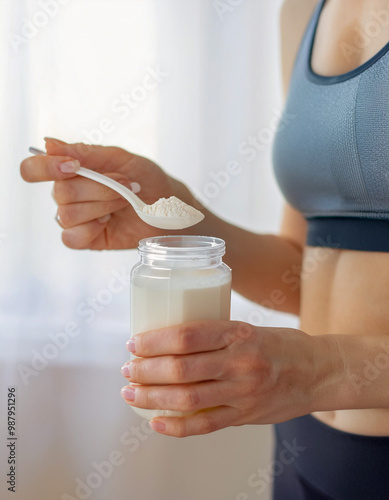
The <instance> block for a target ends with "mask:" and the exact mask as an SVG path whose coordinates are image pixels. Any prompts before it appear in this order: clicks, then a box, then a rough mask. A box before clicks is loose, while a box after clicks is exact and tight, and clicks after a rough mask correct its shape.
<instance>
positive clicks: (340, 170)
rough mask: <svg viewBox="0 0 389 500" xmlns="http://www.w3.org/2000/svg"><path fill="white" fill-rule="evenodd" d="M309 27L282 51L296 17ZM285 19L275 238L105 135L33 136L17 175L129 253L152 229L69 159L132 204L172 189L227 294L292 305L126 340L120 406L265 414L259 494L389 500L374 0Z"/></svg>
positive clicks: (388, 211) (257, 419)
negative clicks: (278, 320) (270, 314)
mask: <svg viewBox="0 0 389 500" xmlns="http://www.w3.org/2000/svg"><path fill="white" fill-rule="evenodd" d="M312 9H314V13H313V16H312V17H311V19H310V21H309V22H308V18H309V16H310V14H311V13H312ZM307 22H308V27H307V29H306V31H305V35H304V37H303V40H302V43H301V46H300V49H299V51H298V55H297V58H295V55H296V54H295V50H293V49H294V48H297V42H299V41H300V38H301V36H297V30H296V27H297V26H301V27H303V25H304V26H306V23H307ZM282 32H283V63H284V76H285V81H286V82H287V81H288V80H289V73H290V70H291V68H292V63H293V61H294V60H295V59H296V62H295V64H294V70H293V75H292V78H291V83H290V88H289V95H288V100H287V104H286V109H285V112H286V113H289V114H290V115H292V116H293V117H294V119H293V121H291V123H290V124H289V125H287V126H283V127H280V129H279V131H278V134H277V137H276V140H275V145H274V166H275V171H276V175H277V178H278V181H279V184H280V186H281V188H282V190H283V192H284V194H285V196H286V199H287V200H288V202H289V204H287V205H286V208H285V214H284V219H283V223H282V228H281V231H280V234H279V235H277V236H275V235H262V234H254V233H251V232H249V231H245V230H243V229H240V228H237V227H235V226H233V225H231V224H228V223H226V222H224V221H223V220H221V219H219V218H218V217H216V216H215V215H214V214H212V213H211V212H209V211H208V210H207V209H206V208H205V207H202V206H201V205H200V204H199V203H198V202H196V200H194V198H193V195H192V194H191V192H190V190H189V189H188V188H187V187H186V186H184V185H183V184H182V183H181V182H179V181H178V180H176V179H173V178H171V177H170V176H168V175H167V174H166V173H165V172H164V171H163V170H161V169H160V168H159V167H158V166H157V165H155V164H154V163H152V162H151V161H149V160H147V159H145V158H141V157H139V156H136V155H133V154H131V153H128V152H127V151H124V150H122V149H119V148H113V147H101V146H85V145H82V144H66V143H64V142H62V141H58V140H54V139H47V141H46V147H47V151H48V156H46V157H43V156H41V157H33V158H28V159H26V160H24V161H23V163H22V165H21V173H22V176H23V178H24V179H25V180H26V181H29V182H35V181H48V180H54V181H55V182H54V198H55V200H56V201H57V203H58V220H59V222H60V224H61V225H62V226H63V232H62V239H63V242H64V243H65V245H67V246H68V247H70V248H79V249H83V248H90V249H96V250H101V249H122V248H134V247H136V246H137V243H138V241H139V239H141V238H145V237H148V236H152V235H158V234H162V232H159V231H158V230H156V229H154V228H151V227H150V226H146V225H145V224H144V223H143V222H142V221H141V220H140V219H139V218H138V217H137V216H136V215H135V214H134V212H133V209H132V208H131V207H129V206H128V204H127V202H126V201H125V200H123V199H121V198H120V197H119V195H117V194H116V193H115V192H113V191H111V190H109V189H108V188H106V187H104V186H102V185H100V184H97V183H94V182H92V181H90V180H88V179H85V178H83V177H78V176H77V175H76V174H75V171H76V170H77V168H79V166H80V163H81V164H82V165H84V166H86V167H89V168H94V169H96V170H99V171H100V172H103V173H105V174H106V175H108V176H110V177H112V178H114V179H116V180H118V181H119V182H121V183H123V184H125V185H127V186H131V183H133V182H136V183H138V184H140V186H141V193H142V199H143V200H144V201H145V202H146V203H153V202H154V201H155V200H156V199H158V198H160V197H162V196H165V197H169V196H171V195H175V196H177V197H179V198H180V199H182V200H184V201H185V202H187V203H189V204H192V205H193V204H195V206H197V208H199V209H200V210H201V211H202V212H203V213H204V214H205V219H204V221H203V222H202V223H201V224H199V225H198V226H195V227H193V228H191V229H190V230H189V231H188V230H187V231H185V232H186V233H188V232H190V231H192V232H193V233H195V234H204V235H213V236H219V237H221V238H223V239H224V240H225V241H226V244H227V255H226V262H227V263H228V264H229V265H230V266H231V267H232V269H233V287H234V289H235V290H236V291H237V292H239V293H241V294H242V295H244V296H245V297H248V298H249V299H251V300H253V301H256V302H258V303H268V302H269V300H270V301H271V302H272V304H273V306H274V307H275V308H277V309H278V310H280V311H287V312H290V313H295V314H299V315H300V319H301V323H300V328H301V330H291V329H281V328H277V329H275V328H261V327H254V326H251V325H247V324H244V323H241V322H215V321H212V322H211V321H209V322H207V321H205V322H197V323H191V324H187V325H179V326H176V327H172V328H167V329H163V330H159V331H153V332H147V333H144V334H141V335H136V336H135V337H134V339H133V340H130V341H129V342H128V349H129V350H130V351H132V352H135V353H136V354H137V356H139V358H137V359H135V360H134V361H132V362H131V363H128V364H126V365H125V366H124V367H123V368H122V372H123V374H124V375H125V376H126V377H127V379H128V380H129V385H128V386H126V387H125V388H123V391H122V395H123V397H124V398H125V400H126V401H127V402H128V403H129V404H131V405H133V406H139V407H141V408H164V409H171V410H181V411H196V410H201V409H204V408H212V409H211V410H208V411H206V412H201V411H199V412H197V413H194V414H193V415H190V416H187V417H182V418H173V417H170V418H166V417H165V418H163V417H157V418H155V419H153V420H152V421H151V424H150V425H151V426H152V428H153V429H155V430H156V431H157V432H160V433H162V434H166V435H170V436H180V437H182V436H189V435H195V434H204V433H208V432H213V431H216V430H218V429H221V428H224V427H227V426H232V425H234V426H236V425H243V424H268V423H276V424H277V425H276V436H277V445H276V447H277V448H276V457H275V458H276V462H275V464H279V466H281V468H280V467H278V469H276V467H275V469H274V476H275V487H274V498H276V499H279V500H288V499H293V500H296V499H300V498H301V499H303V498H304V499H307V498H309V499H330V498H332V499H350V500H351V499H353V500H354V499H358V498H361V499H375V500H376V499H381V498H382V499H388V498H389V474H388V473H387V464H388V463H389V389H388V387H389V307H388V304H389V288H388V286H387V285H388V283H389V254H388V252H389V196H388V195H389V170H388V168H389V167H388V160H389V151H388V144H389V142H388V139H389V137H388V132H389V118H388V117H389V99H388V97H389V83H388V79H389V78H388V77H389V44H388V43H387V42H388V35H389V4H388V1H387V0H385V1H381V0H337V1H336V0H327V1H325V0H321V1H320V2H319V3H318V4H317V3H316V2H310V1H309V0H295V1H293V0H290V1H287V2H286V3H285V5H284V7H283V10H282ZM164 233H165V234H166V232H164ZM243 249H244V251H243ZM312 263H313V264H314V265H312ZM226 333H228V335H226ZM132 383H134V384H145V385H144V386H138V385H134V386H133V385H132ZM157 384H158V385H157ZM247 498H248V497H247Z"/></svg>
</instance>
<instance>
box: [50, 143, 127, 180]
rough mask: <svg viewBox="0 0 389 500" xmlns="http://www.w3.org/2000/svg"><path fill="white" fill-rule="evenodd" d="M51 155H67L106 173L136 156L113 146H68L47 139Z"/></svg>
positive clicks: (82, 144) (75, 144)
mask: <svg viewBox="0 0 389 500" xmlns="http://www.w3.org/2000/svg"><path fill="white" fill-rule="evenodd" d="M45 141H46V150H47V152H48V154H49V155H67V156H71V157H72V158H75V159H77V160H78V161H79V162H80V163H81V165H82V166H84V167H87V168H91V169H92V170H99V171H100V172H106V171H109V170H114V169H115V168H116V167H117V166H119V165H123V164H124V163H126V162H128V161H130V160H131V159H132V158H133V157H134V156H135V155H133V154H131V153H129V152H128V151H126V150H124V149H121V148H117V147H113V146H95V145H89V144H84V143H82V142H78V143H74V144H68V143H66V142H64V141H60V140H58V139H52V138H48V137H45Z"/></svg>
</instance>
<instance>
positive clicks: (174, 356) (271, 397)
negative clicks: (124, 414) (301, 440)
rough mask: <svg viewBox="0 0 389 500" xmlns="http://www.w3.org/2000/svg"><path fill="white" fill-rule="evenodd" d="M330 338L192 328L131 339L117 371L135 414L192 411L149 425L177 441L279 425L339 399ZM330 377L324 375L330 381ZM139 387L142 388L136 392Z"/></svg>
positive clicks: (222, 325) (208, 324)
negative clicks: (130, 354) (233, 429)
mask: <svg viewBox="0 0 389 500" xmlns="http://www.w3.org/2000/svg"><path fill="white" fill-rule="evenodd" d="M333 342H334V340H333V339H332V338H331V336H328V335H327V336H315V337H313V336H309V335H307V334H305V333H303V332H301V331H298V330H293V329H286V328H262V327H255V326H252V325H249V324H247V323H243V322H238V321H215V320H213V321H198V322H191V323H186V324H183V325H177V326H173V327H168V328H164V329H159V330H153V331H149V332H146V333H142V334H138V335H135V336H134V337H133V338H132V339H131V340H130V341H129V342H128V348H129V350H130V351H132V352H133V353H135V354H136V356H139V357H137V358H136V359H134V360H132V361H131V362H130V363H128V364H126V365H124V367H123V369H122V372H123V374H124V375H125V376H126V377H127V378H128V380H129V383H130V385H128V386H126V387H124V388H123V389H122V396H123V397H124V398H125V400H126V401H127V402H128V403H129V404H130V405H131V406H132V407H133V408H134V409H135V408H150V409H163V410H173V411H176V412H191V413H190V414H187V415H185V416H178V417H177V416H168V417H166V416H157V417H154V418H153V419H152V420H151V421H150V426H151V427H152V428H153V429H154V430H156V431H158V432H160V433H162V434H167V435H171V436H176V437H185V436H190V435H195V434H206V433H209V432H214V431H216V430H218V429H222V428H225V427H228V426H237V425H244V424H269V423H278V422H283V421H286V420H289V419H291V418H294V417H298V416H301V415H304V414H307V413H310V412H311V411H313V410H320V409H326V406H327V405H328V404H329V401H330V400H331V404H333V401H334V392H335V391H334V389H335V388H336V392H337V393H338V395H339V396H338V397H339V398H343V396H344V391H343V390H342V388H343V384H342V374H343V370H342V367H343V364H342V360H341V358H340V357H339V356H338V350H337V349H336V348H334V347H336V346H333V345H332V343H333ZM329 374H330V375H329ZM137 384H142V385H137Z"/></svg>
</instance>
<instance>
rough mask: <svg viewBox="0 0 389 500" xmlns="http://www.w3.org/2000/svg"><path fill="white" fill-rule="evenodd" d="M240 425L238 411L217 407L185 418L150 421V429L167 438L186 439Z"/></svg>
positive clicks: (164, 418) (157, 418)
mask: <svg viewBox="0 0 389 500" xmlns="http://www.w3.org/2000/svg"><path fill="white" fill-rule="evenodd" d="M242 423H243V422H242ZM242 423H241V413H240V411H239V410H238V409H236V408H231V407H230V406H219V407H217V408H210V409H207V410H203V411H200V412H198V413H195V414H193V415H187V416H185V417H156V418H153V419H152V420H150V427H151V428H152V429H153V430H155V431H157V432H159V433H161V434H166V435H168V436H174V437H187V436H196V435H200V434H209V433H211V432H215V431H218V430H220V429H224V428H225V427H229V426H231V425H242Z"/></svg>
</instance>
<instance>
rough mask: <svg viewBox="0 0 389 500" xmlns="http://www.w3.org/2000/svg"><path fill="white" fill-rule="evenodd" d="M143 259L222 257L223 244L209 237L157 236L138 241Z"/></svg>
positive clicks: (218, 239)
mask: <svg viewBox="0 0 389 500" xmlns="http://www.w3.org/2000/svg"><path fill="white" fill-rule="evenodd" d="M138 250H139V253H140V255H141V256H143V257H150V258H151V257H153V258H155V259H162V260H165V259H169V260H170V259H173V260H194V259H210V258H217V257H219V258H220V257H223V255H224V254H225V242H224V240H222V239H221V238H214V237H211V236H158V237H154V238H145V239H143V240H140V242H139V246H138Z"/></svg>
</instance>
